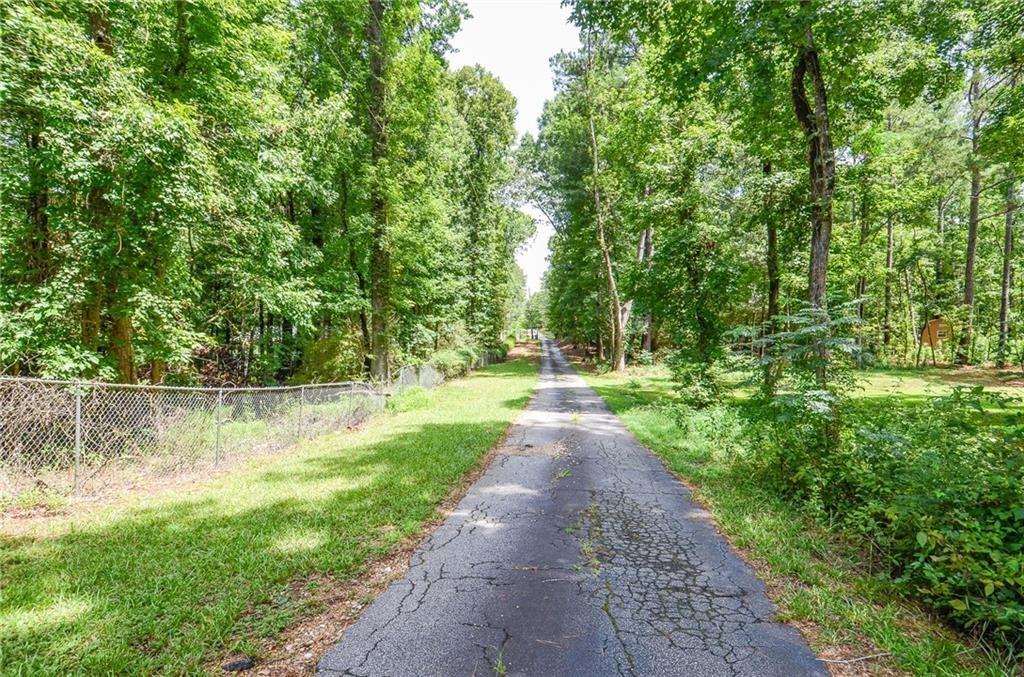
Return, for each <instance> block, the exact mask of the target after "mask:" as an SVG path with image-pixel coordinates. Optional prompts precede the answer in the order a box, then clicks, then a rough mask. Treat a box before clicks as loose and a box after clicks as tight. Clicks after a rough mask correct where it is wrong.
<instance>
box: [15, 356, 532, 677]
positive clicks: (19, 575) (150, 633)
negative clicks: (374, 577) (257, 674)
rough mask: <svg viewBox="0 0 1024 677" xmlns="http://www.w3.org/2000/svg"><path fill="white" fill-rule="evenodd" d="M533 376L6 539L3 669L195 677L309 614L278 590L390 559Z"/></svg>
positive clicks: (423, 397)
mask: <svg viewBox="0 0 1024 677" xmlns="http://www.w3.org/2000/svg"><path fill="white" fill-rule="evenodd" d="M535 380H536V365H535V364H533V363H532V362H528V361H512V362H507V363H504V364H499V365H493V366H491V367H487V368H484V369H481V370H480V371H478V372H476V373H474V374H473V375H471V376H469V377H468V378H465V379H462V380H459V381H454V382H451V383H449V384H446V385H445V386H443V387H441V388H439V389H438V390H436V391H434V392H431V393H426V392H424V391H419V390H416V391H413V392H412V393H411V394H410V395H408V397H404V398H403V399H399V400H397V401H396V402H394V404H393V406H391V407H389V410H388V412H386V413H383V414H380V415H378V416H377V417H375V418H374V419H372V420H371V421H370V422H369V424H368V425H367V426H366V427H365V428H364V429H362V430H360V431H357V432H349V433H337V434H331V435H325V436H322V437H320V438H318V439H316V440H313V441H310V442H308V443H305V444H302V445H300V446H298V447H297V448H295V449H294V450H293V451H290V452H289V453H288V454H287V456H285V457H278V458H276V459H265V460H263V461H262V462H257V463H253V464H252V465H250V466H248V467H246V468H243V469H240V470H238V471H237V472H234V473H231V474H230V475H226V476H224V477H221V478H217V479H215V480H212V481H210V482H208V483H206V484H203V485H201V486H198V487H192V488H190V489H188V490H183V491H182V492H176V493H174V494H168V495H163V496H159V497H154V498H152V499H145V498H143V499H139V500H137V501H136V502H134V503H133V504H132V505H122V506H119V507H111V508H109V509H106V510H102V511H100V512H97V513H93V514H90V515H88V516H86V517H84V518H81V519H78V520H71V519H59V518H58V519H55V520H54V521H53V522H52V523H50V524H48V525H47V527H46V530H45V533H38V534H34V535H33V536H31V537H25V536H22V537H19V538H4V537H2V536H0V538H2V540H0V581H2V585H0V673H3V674H24V675H29V674H31V675H39V674H71V673H74V674H140V673H151V672H165V673H175V674H179V673H195V672H199V671H201V669H202V666H203V662H204V660H208V659H209V658H210V657H211V656H215V655H221V654H223V653H225V652H228V651H232V650H237V651H242V652H251V651H254V650H255V647H256V646H258V639H259V638H260V637H266V636H272V635H274V634H276V633H278V632H280V631H282V630H283V629H284V628H286V627H287V626H288V625H290V624H291V623H293V622H295V620H296V619H297V618H299V617H301V616H302V615H303V614H304V613H305V612H306V611H308V610H306V609H304V608H303V607H302V605H301V604H300V603H298V602H296V603H290V601H289V600H290V599H291V596H290V595H289V594H288V591H289V590H290V589H293V588H294V587H295V586H296V585H297V584H301V583H302V582H303V581H305V580H309V581H313V580H314V578H315V577H323V576H328V577H332V578H335V579H338V578H340V579H346V578H351V577H353V576H356V575H358V574H359V573H360V572H361V569H362V567H363V566H364V565H365V563H366V562H367V561H369V560H371V559H372V558H376V557H379V556H381V555H383V554H385V553H388V552H389V551H392V550H393V549H395V548H396V547H397V546H398V544H400V543H401V542H402V541H403V539H406V538H408V537H409V536H410V535H412V534H415V533H417V532H418V531H419V530H420V528H421V527H422V525H423V524H424V522H426V521H427V520H429V519H431V518H433V517H434V516H435V515H436V509H437V506H438V504H439V503H440V502H441V501H442V500H443V499H444V498H445V496H446V495H447V494H448V493H449V492H450V491H451V490H452V489H453V488H454V487H455V486H456V485H457V484H458V483H459V481H460V479H461V478H462V477H463V476H464V474H465V473H466V472H467V471H469V470H470V469H471V468H472V467H473V466H474V465H475V464H476V463H477V461H478V460H479V459H480V458H481V456H482V455H483V454H484V453H485V452H486V451H487V450H488V449H489V448H490V447H492V446H493V445H494V444H495V443H496V442H497V441H498V439H499V438H500V437H501V435H502V434H503V432H504V431H505V429H506V428H507V426H508V424H509V423H510V422H511V420H512V419H513V418H514V416H515V415H516V413H517V412H518V411H519V410H520V409H521V408H522V407H523V406H524V405H525V404H526V402H527V400H528V399H529V395H530V392H531V390H532V388H533V385H534V383H535Z"/></svg>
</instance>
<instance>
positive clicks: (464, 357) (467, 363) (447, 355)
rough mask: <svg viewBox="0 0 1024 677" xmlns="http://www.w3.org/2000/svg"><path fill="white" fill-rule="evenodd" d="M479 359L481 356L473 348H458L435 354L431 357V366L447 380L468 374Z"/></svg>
mask: <svg viewBox="0 0 1024 677" xmlns="http://www.w3.org/2000/svg"><path fill="white" fill-rule="evenodd" d="M479 359H480V354H479V353H477V352H476V350H474V349H472V348H456V349H453V350H440V351H438V352H436V353H434V354H433V355H431V356H430V364H431V365H433V366H434V368H435V369H437V370H438V371H439V372H441V373H442V374H443V375H444V377H445V378H454V377H456V376H462V375H463V374H466V373H468V372H469V371H470V370H471V369H472V368H473V367H474V365H476V363H477V360H479Z"/></svg>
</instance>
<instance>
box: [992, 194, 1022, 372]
mask: <svg viewBox="0 0 1024 677" xmlns="http://www.w3.org/2000/svg"><path fill="white" fill-rule="evenodd" d="M1014 178H1015V177H1013V176H1011V177H1010V181H1009V186H1008V187H1007V188H1006V224H1005V226H1004V227H1003V284H1002V293H1001V294H1000V295H999V348H998V349H997V351H996V366H997V367H999V368H1000V369H1002V368H1004V367H1005V366H1006V349H1007V343H1008V342H1009V340H1010V287H1011V285H1012V281H1013V220H1014V216H1015V212H1016V209H1017V200H1016V193H1015V189H1016V182H1015V181H1014Z"/></svg>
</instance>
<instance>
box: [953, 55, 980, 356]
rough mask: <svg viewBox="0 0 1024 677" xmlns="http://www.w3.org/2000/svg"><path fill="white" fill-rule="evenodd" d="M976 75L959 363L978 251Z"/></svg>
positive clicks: (966, 348) (967, 337) (967, 348)
mask: <svg viewBox="0 0 1024 677" xmlns="http://www.w3.org/2000/svg"><path fill="white" fill-rule="evenodd" d="M979 83H980V76H979V73H978V71H977V69H975V72H974V76H973V77H972V78H971V88H970V94H971V96H970V100H971V159H970V162H971V206H970V213H969V215H968V220H967V263H966V264H965V266H964V300H963V306H964V327H963V331H961V332H960V343H959V345H958V346H957V350H956V363H957V364H958V365H960V366H963V365H965V364H967V363H968V361H969V360H970V355H971V344H972V342H973V338H974V262H975V258H976V256H977V251H978V218H979V216H978V205H979V203H980V202H981V158H980V157H979V156H978V133H979V131H980V129H981V115H980V113H978V112H977V109H976V106H977V98H978V94H979V89H980V84H979Z"/></svg>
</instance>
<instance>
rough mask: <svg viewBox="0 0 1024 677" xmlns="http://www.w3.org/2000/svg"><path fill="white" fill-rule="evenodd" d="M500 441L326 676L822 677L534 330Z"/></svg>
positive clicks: (678, 495) (695, 515)
mask: <svg viewBox="0 0 1024 677" xmlns="http://www.w3.org/2000/svg"><path fill="white" fill-rule="evenodd" d="M543 351H544V358H543V368H542V371H541V380H540V385H539V388H538V392H537V394H536V396H535V397H534V400H533V402H531V404H530V405H529V407H528V408H527V409H526V411H524V412H523V414H522V416H521V417H520V419H519V421H518V422H517V423H516V425H515V426H514V427H513V428H512V430H511V431H510V436H509V438H508V440H507V442H506V447H505V448H503V449H502V450H501V453H500V454H499V455H498V456H497V457H496V459H495V460H494V462H493V464H492V465H491V466H490V468H488V470H487V471H486V472H485V473H484V475H483V476H482V477H481V478H480V479H479V481H477V482H476V484H474V485H473V487H472V488H471V489H470V491H469V492H468V493H467V495H466V497H465V498H464V499H463V500H462V502H461V503H460V504H459V506H458V508H457V510H456V511H455V512H454V513H453V514H452V515H451V516H450V517H449V518H448V520H447V521H446V522H445V523H444V524H443V525H442V526H441V527H440V528H439V529H438V530H437V531H436V532H435V533H434V534H433V536H432V537H431V538H430V539H429V541H428V542H427V543H426V544H425V545H424V546H423V547H422V548H421V549H420V550H419V551H418V552H417V553H415V554H414V555H413V557H412V561H411V566H410V569H409V573H408V576H407V577H406V578H405V579H404V580H402V581H399V582H396V583H394V584H393V585H392V586H391V587H390V588H388V590H387V591H386V592H384V593H383V594H382V595H381V596H380V597H379V598H378V599H377V600H376V601H375V602H374V603H373V604H372V605H371V606H370V607H369V608H368V609H367V611H366V612H365V613H364V614H363V616H362V617H361V618H360V620H359V621H358V622H357V623H356V624H355V625H353V626H352V627H351V628H349V630H348V631H347V632H346V633H345V635H344V637H342V639H341V641H340V642H339V643H338V644H337V645H335V646H334V648H333V649H331V650H330V651H329V652H328V653H327V654H326V655H325V656H324V658H323V659H322V660H321V662H320V666H319V669H318V674H320V675H324V676H328V675H359V676H362V675H366V676H369V675H394V676H399V675H429V676H444V677H447V676H449V675H450V676H461V675H492V674H495V673H497V674H499V675H500V674H505V675H531V676H532V675H581V676H587V677H601V676H603V675H645V676H646V675H694V676H696V675H786V676H787V677H789V676H795V675H826V674H827V671H826V670H825V669H824V666H823V665H822V664H821V663H819V662H818V661H817V659H816V658H815V656H814V655H813V654H812V653H811V651H810V650H809V649H808V648H807V646H806V645H805V644H804V642H803V640H802V639H801V637H800V635H799V633H798V632H796V631H795V630H794V629H792V628H790V627H788V626H785V625H782V624H779V623H775V622H773V621H772V614H773V611H774V609H773V606H772V604H771V602H769V601H768V598H767V597H766V596H765V592H764V586H763V585H762V583H761V582H760V581H759V580H758V579H757V578H756V577H755V575H754V573H753V572H752V571H751V570H750V568H749V567H747V566H746V565H745V564H744V563H743V562H742V561H741V560H740V559H739V558H738V557H737V556H736V555H735V554H734V553H733V552H732V550H731V549H730V548H729V546H728V545H727V544H726V542H725V541H724V540H723V539H722V538H721V537H720V536H718V535H717V534H716V533H715V531H714V529H713V528H712V526H711V524H710V523H709V516H708V514H707V513H706V512H705V511H704V510H702V509H701V508H699V507H697V506H696V505H694V503H693V502H692V501H691V500H690V498H689V493H688V492H687V490H686V488H685V487H683V486H682V485H681V484H679V483H678V482H676V481H675V480H674V479H673V478H672V477H671V476H670V475H669V473H668V472H666V470H665V468H664V467H663V466H662V464H661V462H660V461H659V460H658V459H657V458H655V457H654V456H653V455H652V454H651V452H649V451H647V450H646V449H645V448H644V447H643V446H641V445H640V443H639V442H637V441H636V440H635V439H634V438H633V437H632V435H630V434H629V433H628V432H627V431H626V430H625V428H623V426H622V424H621V423H620V421H619V420H618V418H617V417H615V416H614V415H612V414H611V413H610V412H609V411H608V409H607V408H606V407H605V405H604V403H603V402H602V401H601V399H600V398H599V397H598V396H597V395H596V394H595V393H594V391H592V390H591V389H590V388H588V387H586V385H585V384H584V382H583V380H582V379H581V378H580V377H579V376H577V375H576V374H575V373H574V372H573V370H572V367H571V366H569V364H568V363H567V362H566V361H565V359H564V358H563V356H562V355H561V353H560V352H558V349H557V347H555V346H554V344H552V343H550V342H547V341H545V342H544V345H543Z"/></svg>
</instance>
